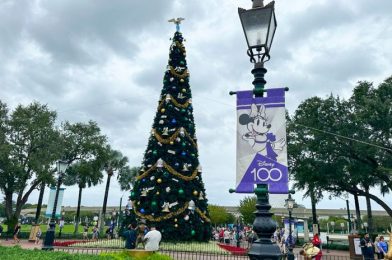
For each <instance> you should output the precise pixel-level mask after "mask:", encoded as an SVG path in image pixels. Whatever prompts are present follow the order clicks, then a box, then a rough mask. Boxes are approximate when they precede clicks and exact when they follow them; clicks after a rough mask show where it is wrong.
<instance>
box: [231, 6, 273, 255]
mask: <svg viewBox="0 0 392 260" xmlns="http://www.w3.org/2000/svg"><path fill="white" fill-rule="evenodd" d="M274 3H275V2H274V1H272V2H271V3H269V4H268V5H266V6H264V3H263V0H253V6H252V9H249V10H245V9H242V8H238V14H239V16H240V20H241V24H242V28H243V30H244V34H245V38H246V42H247V44H248V51H247V53H248V55H249V57H250V61H251V62H252V63H255V66H254V69H253V70H252V74H253V75H254V77H255V79H254V81H253V82H252V84H253V85H254V89H253V94H254V95H255V96H256V97H263V94H264V86H265V84H266V81H265V80H264V74H265V73H266V72H267V70H266V69H265V68H264V62H266V61H268V60H269V59H270V54H269V53H270V49H271V44H272V40H273V38H274V34H275V30H276V19H275V10H274ZM254 192H255V194H256V196H257V202H256V209H257V210H256V212H255V215H256V218H255V220H254V222H253V230H254V231H255V233H256V234H257V237H258V239H257V240H256V241H255V242H253V243H252V246H251V248H250V250H249V252H248V255H249V258H250V259H279V258H280V257H281V252H280V249H279V246H278V245H277V244H275V243H272V241H271V237H272V235H273V233H274V232H275V230H276V223H275V221H274V220H273V219H272V215H273V214H272V213H271V212H269V210H270V209H271V205H270V204H269V198H268V185H267V184H257V188H256V189H255V191H254Z"/></svg>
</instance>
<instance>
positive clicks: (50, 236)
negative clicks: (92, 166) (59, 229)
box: [42, 160, 68, 250]
mask: <svg viewBox="0 0 392 260" xmlns="http://www.w3.org/2000/svg"><path fill="white" fill-rule="evenodd" d="M56 165H57V172H58V174H59V177H58V180H57V187H56V196H55V197H54V204H53V211H52V216H51V218H50V223H49V229H48V231H46V235H45V240H44V246H43V247H42V249H43V250H53V241H54V236H55V229H56V209H57V200H58V198H59V192H60V186H61V183H62V180H63V175H64V173H65V171H66V170H67V167H68V163H67V162H65V161H61V160H59V161H57V163H56Z"/></svg>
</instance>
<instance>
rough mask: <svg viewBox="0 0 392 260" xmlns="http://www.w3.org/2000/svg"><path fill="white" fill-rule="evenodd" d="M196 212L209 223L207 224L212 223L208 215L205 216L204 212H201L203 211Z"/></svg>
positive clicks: (197, 209) (197, 210)
mask: <svg viewBox="0 0 392 260" xmlns="http://www.w3.org/2000/svg"><path fill="white" fill-rule="evenodd" d="M196 212H197V214H199V215H200V217H201V218H202V219H204V220H205V221H207V222H210V221H211V220H210V219H209V218H207V216H206V214H204V213H203V212H201V210H200V209H199V208H196Z"/></svg>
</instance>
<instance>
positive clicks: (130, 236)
mask: <svg viewBox="0 0 392 260" xmlns="http://www.w3.org/2000/svg"><path fill="white" fill-rule="evenodd" d="M135 229H136V225H135V224H134V223H132V224H130V225H129V226H128V230H127V231H125V232H124V234H123V236H124V238H125V248H126V249H135V248H136V237H137V234H136V230H135Z"/></svg>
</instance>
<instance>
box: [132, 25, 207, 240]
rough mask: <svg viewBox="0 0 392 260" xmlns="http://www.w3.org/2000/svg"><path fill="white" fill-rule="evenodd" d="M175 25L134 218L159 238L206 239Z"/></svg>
mask: <svg viewBox="0 0 392 260" xmlns="http://www.w3.org/2000/svg"><path fill="white" fill-rule="evenodd" d="M178 28H179V26H178V24H177V32H176V33H175V34H174V37H173V39H172V40H173V42H172V44H171V46H170V54H169V62H168V66H167V70H166V72H165V75H164V78H163V89H162V92H161V95H160V99H159V105H158V109H157V112H156V116H155V119H154V123H153V126H152V130H151V136H150V138H149V140H148V145H147V149H146V151H145V154H144V159H143V162H142V166H141V170H140V172H139V174H138V176H137V178H136V183H135V185H134V188H133V190H132V191H131V196H130V199H131V200H132V204H133V210H134V214H135V215H136V218H138V219H139V220H141V219H143V220H145V221H146V222H147V225H148V224H154V225H155V226H156V227H157V229H158V230H160V231H161V233H162V235H163V239H165V240H197V241H207V240H208V239H209V238H210V219H209V213H208V210H207V198H206V193H205V189H204V184H203V181H202V176H201V173H202V168H201V166H200V164H199V160H198V148H197V139H196V134H195V123H194V119H193V107H192V94H191V89H190V86H189V71H188V68H187V63H186V59H185V56H186V51H185V47H184V45H183V42H184V38H183V36H182V34H181V33H180V32H179V30H178Z"/></svg>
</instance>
